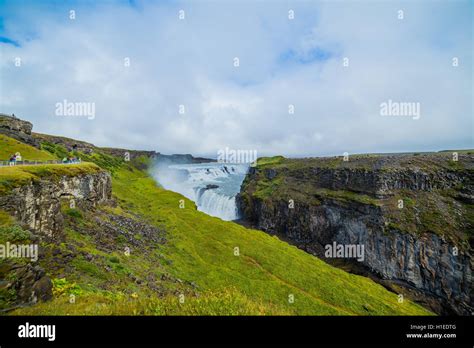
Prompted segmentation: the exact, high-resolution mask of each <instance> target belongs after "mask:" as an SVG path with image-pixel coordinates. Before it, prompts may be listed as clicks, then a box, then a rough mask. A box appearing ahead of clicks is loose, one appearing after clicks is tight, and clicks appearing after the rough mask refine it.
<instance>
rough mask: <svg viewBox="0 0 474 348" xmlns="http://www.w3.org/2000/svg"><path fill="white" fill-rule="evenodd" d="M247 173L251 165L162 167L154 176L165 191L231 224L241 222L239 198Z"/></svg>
mask: <svg viewBox="0 0 474 348" xmlns="http://www.w3.org/2000/svg"><path fill="white" fill-rule="evenodd" d="M247 169H248V165H247V164H230V163H216V162H212V163H199V164H174V165H159V166H156V167H155V169H154V170H153V176H154V178H155V179H156V180H157V181H158V182H159V183H160V184H161V185H162V186H163V187H164V188H165V189H167V190H171V191H174V192H178V193H180V194H182V195H183V196H185V197H187V198H189V199H191V200H193V201H194V202H195V203H196V205H197V207H198V210H200V211H202V212H204V213H206V214H209V215H212V216H216V217H219V218H221V219H222V220H228V221H229V220H236V219H238V218H239V216H238V211H237V206H236V203H235V197H236V195H237V194H238V193H239V191H240V186H241V185H242V181H243V180H244V177H245V174H246V173H247Z"/></svg>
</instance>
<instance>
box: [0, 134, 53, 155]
mask: <svg viewBox="0 0 474 348" xmlns="http://www.w3.org/2000/svg"><path fill="white" fill-rule="evenodd" d="M17 152H19V153H20V154H21V157H22V160H23V161H51V160H57V159H58V157H56V156H54V155H52V154H51V153H49V152H47V151H43V150H39V149H37V148H36V147H33V146H30V145H27V144H24V143H22V142H20V141H18V140H16V139H13V138H10V137H7V136H6V135H4V134H0V161H8V160H9V159H10V156H11V155H13V154H15V153H17Z"/></svg>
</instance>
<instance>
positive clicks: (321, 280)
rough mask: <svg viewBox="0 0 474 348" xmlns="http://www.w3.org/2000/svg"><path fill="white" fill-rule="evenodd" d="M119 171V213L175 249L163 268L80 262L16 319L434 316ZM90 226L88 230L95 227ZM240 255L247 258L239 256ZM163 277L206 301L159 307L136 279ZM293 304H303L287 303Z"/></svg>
mask: <svg viewBox="0 0 474 348" xmlns="http://www.w3.org/2000/svg"><path fill="white" fill-rule="evenodd" d="M99 157H100V159H104V157H103V156H99ZM105 158H106V159H108V158H107V157H105ZM109 160H110V159H109ZM110 162H111V161H107V163H110ZM112 162H113V161H112ZM59 168H60V167H58V169H59ZM113 169H114V170H113V171H114V174H113V193H114V196H115V198H116V199H117V202H118V204H119V207H117V208H113V211H114V213H116V214H124V215H128V214H129V213H133V214H136V215H137V216H140V219H143V220H144V221H147V222H148V223H150V224H152V225H154V226H157V227H160V228H164V229H165V230H166V236H167V240H168V242H167V243H166V244H164V245H163V246H162V247H160V250H159V252H160V258H159V259H157V258H156V255H155V254H153V253H149V252H147V253H145V251H144V252H143V253H140V252H138V253H135V252H134V253H132V255H131V256H129V257H124V256H123V255H120V254H119V253H112V254H111V255H114V256H116V258H117V259H118V261H119V265H120V268H117V267H115V266H114V267H112V270H109V271H106V272H105V271H104V270H103V269H102V268H101V267H98V266H96V265H93V264H92V262H87V261H85V260H83V259H77V260H76V259H75V260H73V261H72V262H71V263H72V265H73V271H72V272H71V274H70V277H71V278H70V280H71V281H72V282H73V283H72V284H70V286H69V287H68V286H65V285H64V284H62V285H58V284H59V283H61V281H60V280H58V279H55V280H54V281H55V284H56V286H55V290H56V291H55V292H56V296H55V299H54V300H53V301H51V302H47V303H41V304H38V305H36V306H34V307H30V308H24V309H19V310H16V311H15V312H14V314H26V315H29V314H31V315H44V314H51V315H55V314H185V315H188V314H302V315H306V314H308V315H326V314H334V315H357V314H359V315H400V314H407V315H425V314H429V312H428V311H427V310H425V309H424V308H422V307H420V306H418V305H416V304H413V303H411V302H409V301H405V302H403V303H398V301H397V295H396V294H394V293H391V292H388V291H387V290H385V289H384V288H383V287H382V286H380V285H378V284H376V283H374V282H373V281H371V280H369V279H367V278H364V277H360V276H356V275H351V274H348V273H346V272H344V271H342V270H339V269H337V268H334V267H332V266H329V265H327V264H326V263H324V262H322V261H320V260H319V259H317V258H315V257H313V256H310V255H308V254H306V253H305V252H303V251H301V250H299V249H297V248H296V247H293V246H290V245H288V244H286V243H284V242H282V241H280V240H279V239H277V238H276V237H271V236H269V235H267V234H265V233H263V232H260V231H255V230H250V229H246V228H244V227H242V226H240V225H237V224H235V223H232V222H224V221H222V220H220V219H217V218H213V217H210V216H208V215H206V214H204V213H201V212H199V211H197V210H196V209H195V206H194V203H193V202H191V201H189V200H187V199H185V198H183V197H182V196H181V195H179V194H176V193H173V192H170V191H166V190H163V189H161V188H159V187H158V186H157V185H156V183H155V182H154V180H153V179H152V178H151V177H150V176H149V175H148V174H146V173H145V172H143V171H140V170H137V169H135V168H134V167H133V166H131V165H128V164H124V163H122V164H121V165H118V164H117V163H113ZM180 200H184V201H185V208H184V209H181V208H179V204H180ZM102 209H109V210H110V209H111V208H102ZM74 215H75V214H74ZM78 215H80V214H78ZM84 220H85V221H82V222H81V223H84V224H86V225H87V224H91V223H93V222H92V221H87V220H88V219H84ZM66 236H67V239H66V243H65V245H62V246H61V248H65V249H66V248H67V247H68V246H71V245H78V246H79V247H80V248H83V249H87V251H88V252H90V253H92V254H94V255H97V257H102V258H104V260H106V261H104V262H107V263H108V265H109V266H113V265H111V263H110V261H111V260H110V255H107V254H106V253H105V254H104V252H103V251H100V250H99V249H100V245H97V244H94V241H93V240H91V239H90V238H89V237H88V236H85V235H83V234H80V233H77V232H76V231H74V230H73V229H72V228H68V229H67V231H66ZM235 247H238V248H239V251H240V256H235V255H234V248H235ZM107 258H109V259H107ZM115 262H116V261H114V263H115ZM124 270H126V271H124ZM163 272H165V273H166V272H167V273H169V274H171V275H172V276H173V277H174V278H175V279H178V278H179V279H181V280H182V281H183V282H184V284H189V283H190V282H193V283H196V284H197V286H198V289H199V291H198V292H199V294H200V295H199V296H194V295H193V296H191V295H190V296H189V297H186V301H185V303H184V304H182V303H179V302H178V297H177V295H176V293H172V291H173V290H174V289H177V290H178V292H186V288H187V286H186V285H182V286H179V285H175V284H174V283H173V284H165V286H166V287H167V288H169V289H167V291H164V295H163V296H162V297H158V296H156V295H155V294H153V293H152V292H150V291H148V290H146V289H144V288H142V287H139V286H136V285H134V284H132V282H131V281H130V280H129V278H128V276H127V273H136V274H138V275H143V276H145V274H147V273H156V274H157V275H158V274H160V273H162V274H163ZM52 276H53V278H54V276H57V275H52ZM164 283H166V282H164ZM178 284H179V283H178ZM64 288H68V290H67V291H60V290H61V289H62V290H64ZM74 291H75V292H77V294H78V299H77V301H76V303H75V304H74V305H71V304H70V303H69V302H68V296H67V295H68V294H70V293H74ZM290 294H292V295H294V298H295V300H294V303H289V301H288V298H289V295H290Z"/></svg>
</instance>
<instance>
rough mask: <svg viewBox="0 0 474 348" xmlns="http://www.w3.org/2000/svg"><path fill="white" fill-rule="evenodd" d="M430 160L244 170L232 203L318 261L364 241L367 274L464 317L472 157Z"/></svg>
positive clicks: (468, 306)
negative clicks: (335, 248) (337, 247)
mask: <svg viewBox="0 0 474 348" xmlns="http://www.w3.org/2000/svg"><path fill="white" fill-rule="evenodd" d="M433 156H434V155H433ZM433 156H431V157H430V156H425V157H426V158H424V159H416V163H417V165H416V166H414V165H411V166H410V165H408V164H407V162H406V161H409V160H411V159H412V158H411V157H412V156H410V157H406V158H404V159H402V158H397V159H394V160H391V159H387V158H384V157H382V158H380V159H379V160H373V161H372V160H371V162H370V166H368V165H367V164H368V163H367V161H364V160H362V161H361V163H362V164H364V165H361V163H359V165H357V164H354V163H351V164H347V163H341V164H335V163H334V162H331V163H326V162H324V161H322V162H315V161H312V160H300V161H301V162H300V163H298V162H296V163H294V162H291V161H295V160H291V161H289V163H287V164H286V163H285V161H283V162H282V163H278V164H275V165H268V166H260V167H257V168H250V171H249V173H248V176H247V178H246V180H245V181H244V183H243V185H242V190H241V194H240V195H239V197H238V199H237V202H238V206H239V208H240V210H241V213H242V214H243V216H244V217H245V218H246V219H247V220H249V221H250V222H252V223H253V224H254V225H255V226H256V227H257V228H259V229H261V230H264V231H267V232H269V233H274V234H278V235H281V236H283V237H284V238H285V239H286V240H288V241H290V242H292V243H294V244H296V245H298V246H300V247H302V248H303V249H305V250H307V251H309V252H311V253H313V254H315V255H317V256H319V257H321V258H323V259H324V247H325V246H326V245H328V244H332V243H333V242H336V243H337V244H341V245H364V247H365V255H364V260H363V261H362V263H363V265H364V266H365V267H366V268H367V269H369V270H370V271H371V272H373V274H376V275H377V276H378V277H380V278H382V279H386V280H389V281H391V282H394V283H397V284H402V285H404V286H407V287H412V288H414V289H417V290H419V291H421V292H423V293H424V294H426V295H427V296H431V297H434V298H436V299H438V300H439V301H440V303H441V304H442V310H441V311H440V312H442V313H453V312H454V313H457V314H471V313H472V312H473V296H472V295H473V294H472V270H473V268H474V267H473V260H472V242H473V239H472V230H473V229H474V226H473V223H474V221H473V220H472V216H473V214H474V206H473V205H472V198H473V192H474V191H473V190H474V185H473V178H474V172H473V168H474V157H473V156H463V157H462V158H461V159H460V163H456V167H455V168H452V165H451V164H449V162H446V161H449V159H447V158H441V159H440V158H437V157H433ZM304 161H306V163H304ZM420 161H425V162H426V163H425V165H421V162H420ZM438 162H439V163H438ZM445 162H446V163H448V164H447V165H446V166H444V164H445ZM400 164H402V165H400ZM427 164H429V166H427ZM400 199H401V200H402V204H403V202H404V203H405V206H403V205H402V208H400V207H399V206H398V204H399V203H400ZM353 262H356V261H355V260H354V261H353Z"/></svg>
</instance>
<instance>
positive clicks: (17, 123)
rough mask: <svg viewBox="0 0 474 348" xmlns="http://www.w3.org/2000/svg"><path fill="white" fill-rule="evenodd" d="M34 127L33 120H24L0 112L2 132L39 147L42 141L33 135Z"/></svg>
mask: <svg viewBox="0 0 474 348" xmlns="http://www.w3.org/2000/svg"><path fill="white" fill-rule="evenodd" d="M32 129H33V124H32V123H31V122H28V121H23V120H20V119H19V118H16V117H13V116H10V115H5V114H0V133H1V134H5V135H6V136H8V137H10V138H14V139H16V140H19V141H21V142H23V143H25V144H28V145H31V146H34V147H37V148H39V147H40V143H39V141H38V140H37V139H35V138H34V137H33V136H32V134H31V130H32Z"/></svg>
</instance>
